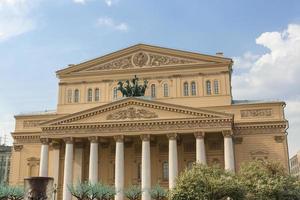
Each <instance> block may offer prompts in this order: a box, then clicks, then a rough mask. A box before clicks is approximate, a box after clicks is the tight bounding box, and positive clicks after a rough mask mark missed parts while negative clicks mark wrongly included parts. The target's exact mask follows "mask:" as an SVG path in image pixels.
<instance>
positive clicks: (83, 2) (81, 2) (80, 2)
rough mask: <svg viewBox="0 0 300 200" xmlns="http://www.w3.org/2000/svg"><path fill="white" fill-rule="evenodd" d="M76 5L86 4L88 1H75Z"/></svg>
mask: <svg viewBox="0 0 300 200" xmlns="http://www.w3.org/2000/svg"><path fill="white" fill-rule="evenodd" d="M73 2H74V3H79V4H85V3H86V0H73Z"/></svg>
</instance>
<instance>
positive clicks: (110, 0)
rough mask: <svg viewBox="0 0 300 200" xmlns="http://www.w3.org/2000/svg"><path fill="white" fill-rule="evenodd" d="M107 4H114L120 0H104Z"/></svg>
mask: <svg viewBox="0 0 300 200" xmlns="http://www.w3.org/2000/svg"><path fill="white" fill-rule="evenodd" d="M104 2H105V3H106V5H107V6H112V5H114V4H117V3H118V0H104Z"/></svg>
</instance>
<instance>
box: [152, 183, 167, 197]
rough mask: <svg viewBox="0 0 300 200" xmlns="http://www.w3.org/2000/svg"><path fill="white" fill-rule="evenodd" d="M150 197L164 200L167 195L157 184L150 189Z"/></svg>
mask: <svg viewBox="0 0 300 200" xmlns="http://www.w3.org/2000/svg"><path fill="white" fill-rule="evenodd" d="M150 195H151V198H152V199H155V200H164V199H166V198H167V195H168V193H167V191H166V190H165V189H164V188H162V187H161V186H160V185H158V184H157V185H155V186H154V187H153V188H151V190H150Z"/></svg>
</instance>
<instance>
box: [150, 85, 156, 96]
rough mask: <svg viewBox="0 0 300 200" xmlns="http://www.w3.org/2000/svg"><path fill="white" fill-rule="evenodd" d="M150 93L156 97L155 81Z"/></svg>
mask: <svg viewBox="0 0 300 200" xmlns="http://www.w3.org/2000/svg"><path fill="white" fill-rule="evenodd" d="M150 95H151V97H152V98H156V85H155V84H154V83H153V84H151V86H150Z"/></svg>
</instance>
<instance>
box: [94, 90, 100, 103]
mask: <svg viewBox="0 0 300 200" xmlns="http://www.w3.org/2000/svg"><path fill="white" fill-rule="evenodd" d="M99 100H100V90H99V88H96V89H95V101H99Z"/></svg>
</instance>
